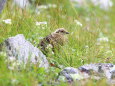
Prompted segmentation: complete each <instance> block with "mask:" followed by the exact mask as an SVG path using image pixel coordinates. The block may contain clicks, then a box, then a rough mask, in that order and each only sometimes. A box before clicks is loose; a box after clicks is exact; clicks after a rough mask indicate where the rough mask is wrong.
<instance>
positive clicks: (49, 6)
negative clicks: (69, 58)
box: [47, 4, 57, 8]
mask: <svg viewBox="0 0 115 86" xmlns="http://www.w3.org/2000/svg"><path fill="white" fill-rule="evenodd" d="M47 6H48V8H56V7H57V5H56V4H48V5H47Z"/></svg>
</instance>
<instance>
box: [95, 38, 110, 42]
mask: <svg viewBox="0 0 115 86" xmlns="http://www.w3.org/2000/svg"><path fill="white" fill-rule="evenodd" d="M97 41H98V42H109V39H108V37H101V38H98V39H97Z"/></svg>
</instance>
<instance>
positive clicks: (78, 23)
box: [74, 20, 82, 27]
mask: <svg viewBox="0 0 115 86" xmlns="http://www.w3.org/2000/svg"><path fill="white" fill-rule="evenodd" d="M74 21H75V23H76V24H77V25H79V26H81V27H82V23H81V22H79V21H78V20H74Z"/></svg>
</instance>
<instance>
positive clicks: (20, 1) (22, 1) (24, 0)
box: [13, 0, 30, 9]
mask: <svg viewBox="0 0 115 86" xmlns="http://www.w3.org/2000/svg"><path fill="white" fill-rule="evenodd" d="M13 1H14V3H15V4H16V5H17V6H19V7H20V8H22V9H24V8H28V6H29V5H30V3H29V1H28V0H13Z"/></svg>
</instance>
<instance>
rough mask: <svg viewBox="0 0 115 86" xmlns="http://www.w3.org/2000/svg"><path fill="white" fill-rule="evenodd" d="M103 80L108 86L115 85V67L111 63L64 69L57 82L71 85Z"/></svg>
mask: <svg viewBox="0 0 115 86" xmlns="http://www.w3.org/2000/svg"><path fill="white" fill-rule="evenodd" d="M103 78H105V79H106V81H107V83H108V84H115V65H114V64H111V63H96V64H86V65H83V66H81V67H78V68H74V67H66V68H64V69H63V70H62V71H61V72H60V73H59V76H58V81H64V82H69V83H72V82H73V81H76V82H78V83H79V81H82V82H83V83H84V80H90V79H93V80H100V79H103Z"/></svg>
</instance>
